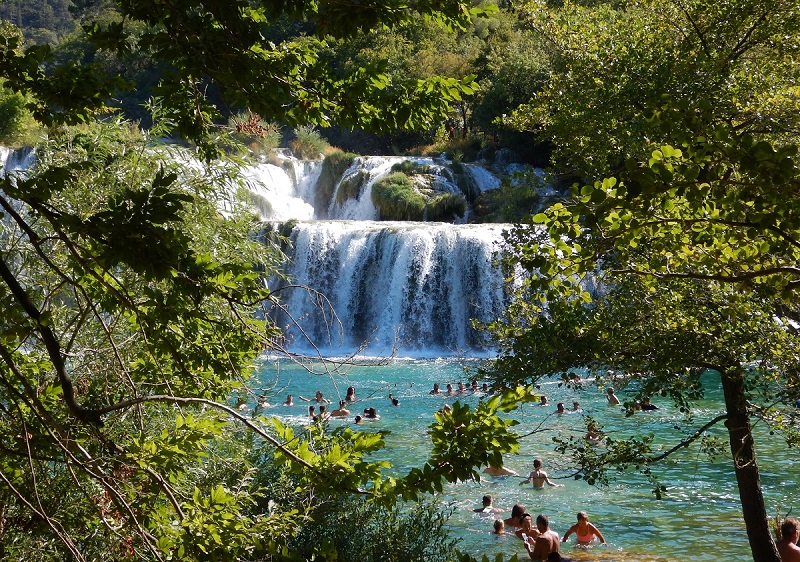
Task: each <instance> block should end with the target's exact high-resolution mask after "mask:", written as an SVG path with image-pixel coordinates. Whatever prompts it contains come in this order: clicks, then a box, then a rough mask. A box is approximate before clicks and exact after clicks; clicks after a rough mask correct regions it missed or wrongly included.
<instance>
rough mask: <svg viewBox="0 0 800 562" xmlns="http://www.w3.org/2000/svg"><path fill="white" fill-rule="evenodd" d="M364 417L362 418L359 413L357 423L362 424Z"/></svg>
mask: <svg viewBox="0 0 800 562" xmlns="http://www.w3.org/2000/svg"><path fill="white" fill-rule="evenodd" d="M363 419H364V418H362V417H361V416H360V415H358V416H356V419H355V422H356V423H357V424H360V423H361V420H363Z"/></svg>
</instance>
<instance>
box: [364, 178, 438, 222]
mask: <svg viewBox="0 0 800 562" xmlns="http://www.w3.org/2000/svg"><path fill="white" fill-rule="evenodd" d="M427 202H428V201H427V198H426V197H425V196H423V195H422V194H421V193H420V192H419V191H417V190H416V189H415V188H414V184H413V183H412V181H411V179H410V178H409V177H408V176H407V175H405V174H404V173H403V172H393V173H391V174H389V175H388V176H386V177H384V178H381V179H380V180H378V181H377V182H375V184H374V185H373V186H372V204H373V205H375V207H377V208H378V210H379V211H380V217H381V219H382V220H405V221H421V220H423V219H424V217H425V206H426V204H427Z"/></svg>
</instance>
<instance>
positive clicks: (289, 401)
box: [282, 394, 294, 406]
mask: <svg viewBox="0 0 800 562" xmlns="http://www.w3.org/2000/svg"><path fill="white" fill-rule="evenodd" d="M282 405H283V406H294V400H292V395H291V394H289V395H288V396H286V402H284V403H283V404H282Z"/></svg>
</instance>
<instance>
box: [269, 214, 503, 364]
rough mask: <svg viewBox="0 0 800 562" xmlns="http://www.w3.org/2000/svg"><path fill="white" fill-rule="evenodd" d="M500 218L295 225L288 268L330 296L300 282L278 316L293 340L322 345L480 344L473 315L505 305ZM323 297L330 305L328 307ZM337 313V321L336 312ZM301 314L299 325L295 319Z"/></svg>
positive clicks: (491, 314)
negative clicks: (499, 258)
mask: <svg viewBox="0 0 800 562" xmlns="http://www.w3.org/2000/svg"><path fill="white" fill-rule="evenodd" d="M502 228H503V227H502V225H452V224H444V223H402V222H372V221H356V222H342V221H317V222H302V223H298V224H297V225H296V226H295V228H294V230H293V232H292V236H291V240H292V243H293V247H294V251H293V254H292V260H291V269H290V272H289V273H290V275H291V277H292V279H293V280H294V281H295V282H297V283H300V284H304V285H308V286H309V287H311V288H313V289H314V291H319V292H320V293H322V294H323V295H325V297H327V299H328V303H321V302H320V300H319V299H318V298H316V295H315V294H314V293H309V292H308V291H305V290H302V289H296V288H295V289H293V290H291V291H290V292H288V294H282V295H281V298H282V299H283V301H284V304H285V306H286V309H287V310H288V311H289V315H288V316H287V315H283V316H281V317H280V318H278V320H279V322H280V324H281V325H282V326H283V328H284V333H285V335H286V336H287V343H288V345H289V346H292V347H297V348H306V347H308V343H309V342H308V341H307V340H306V338H310V339H311V341H313V342H314V343H315V344H316V345H317V346H319V347H321V342H327V344H326V347H327V349H324V350H323V353H332V354H339V353H349V352H352V351H353V350H355V349H357V348H359V347H360V346H361V345H362V344H363V345H366V349H367V353H372V352H375V353H376V354H386V353H389V352H391V351H392V349H393V347H395V346H396V347H397V348H398V349H400V351H401V353H402V354H419V355H425V354H427V353H430V352H433V353H435V354H437V355H441V354H443V353H444V354H461V353H466V352H473V351H475V350H477V349H481V348H482V343H483V342H482V341H481V336H480V334H479V333H478V332H477V331H476V330H475V329H474V328H473V327H472V319H477V320H479V321H483V322H485V321H489V320H492V319H494V318H496V317H497V316H498V314H500V313H501V311H502V310H503V306H504V304H505V293H504V285H503V280H502V275H501V273H500V271H499V269H498V265H497V263H496V259H495V258H496V255H495V253H496V251H497V250H498V246H497V242H498V241H499V239H500V237H501V230H502ZM326 304H327V305H329V306H327V307H326ZM334 317H335V319H334ZM294 322H296V323H297V324H296V325H295V324H294Z"/></svg>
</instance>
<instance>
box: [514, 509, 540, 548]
mask: <svg viewBox="0 0 800 562" xmlns="http://www.w3.org/2000/svg"><path fill="white" fill-rule="evenodd" d="M519 522H520V524H521V525H522V526H521V527H520V528H519V529H517V530H516V531H514V534H515V535H517V537H518V538H519V539H520V540H522V541H523V542H528V541H529V540H530V541H534V540H536V538H537V537H538V536H539V531H538V530H537V529H536V527H534V526H533V517H532V516H531V514H530V513H523V514H522V515H521V516H520V518H519Z"/></svg>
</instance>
